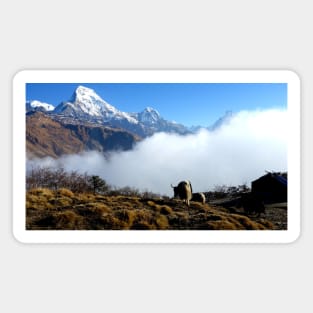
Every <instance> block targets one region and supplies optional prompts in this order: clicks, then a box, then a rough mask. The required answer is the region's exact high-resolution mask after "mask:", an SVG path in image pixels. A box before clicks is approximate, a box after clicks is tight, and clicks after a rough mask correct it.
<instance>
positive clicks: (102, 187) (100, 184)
mask: <svg viewBox="0 0 313 313" xmlns="http://www.w3.org/2000/svg"><path fill="white" fill-rule="evenodd" d="M89 183H90V184H91V187H92V190H93V193H94V194H96V193H97V192H99V193H103V192H105V191H107V190H108V185H107V183H106V182H105V180H103V179H102V178H101V177H99V176H97V175H93V176H91V177H90V178H89Z"/></svg>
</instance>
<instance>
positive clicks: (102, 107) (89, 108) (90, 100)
mask: <svg viewBox="0 0 313 313" xmlns="http://www.w3.org/2000/svg"><path fill="white" fill-rule="evenodd" d="M69 102H72V103H73V104H74V105H75V106H76V107H77V108H79V109H81V110H82V111H83V112H84V113H86V114H88V115H91V116H96V117H101V116H102V115H103V114H105V115H110V114H112V115H114V114H116V113H117V112H118V110H117V109H116V108H114V107H113V106H112V105H110V104H109V103H107V102H106V101H104V100H103V99H102V98H101V97H100V96H99V95H98V94H97V93H96V92H95V91H94V90H93V89H91V88H87V87H84V86H79V87H77V88H76V90H75V92H74V93H73V95H72V97H71V99H70V101H69Z"/></svg>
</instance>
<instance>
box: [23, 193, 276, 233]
mask: <svg viewBox="0 0 313 313" xmlns="http://www.w3.org/2000/svg"><path fill="white" fill-rule="evenodd" d="M26 229H27V230H157V229H159V230H182V229H185V230H186V229H187V230H205V229H207V230H264V229H274V225H273V224H272V223H271V222H270V221H268V220H266V219H263V218H260V219H258V220H257V221H255V220H252V219H250V218H249V217H247V216H245V215H243V214H234V213H229V212H228V211H227V210H225V209H223V208H222V207H213V206H209V205H208V204H201V203H196V202H191V205H190V207H189V208H187V206H186V205H185V204H184V203H183V202H182V201H180V200H174V199H157V198H151V199H148V198H141V197H135V196H104V195H94V194H90V193H88V194H82V193H76V194H75V193H73V192H72V191H70V190H68V189H60V190H58V191H53V190H50V189H33V190H30V191H28V192H27V195H26Z"/></svg>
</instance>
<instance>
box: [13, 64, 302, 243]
mask: <svg viewBox="0 0 313 313" xmlns="http://www.w3.org/2000/svg"><path fill="white" fill-rule="evenodd" d="M81 82H84V83H139V82H141V83H143V82H145V83H287V84H288V125H289V127H288V229H287V230H277V231H276V230H275V231H274V230H269V231H268V230H265V231H264V230H262V231H261V230H257V231H251V230H248V231H243V230H238V231H237V230H230V231H222V230H216V231H213V230H210V231H207V230H204V231H202V230H201V231H194V230H193V231H190V230H186V231H185V230H178V231H172V230H164V231H163V230H157V231H153V230H149V231H147V230H144V231H138V230H134V231H133V230H129V231H125V230H123V231H119V230H103V231H101V230H97V231H90V230H88V231H85V230H69V231H63V230H52V231H50V230H43V231H37V230H26V229H25V225H26V223H25V222H26V216H25V161H26V158H25V154H26V151H25V146H26V145H25V110H23V108H25V100H26V84H27V83H81ZM13 234H14V237H15V238H16V239H17V240H18V241H20V242H22V243H291V242H293V241H295V240H297V239H298V237H299V236H300V79H299V77H298V75H297V74H296V73H294V72H292V71H289V70H230V71H228V70H25V71H21V72H18V73H17V74H16V75H15V77H14V79H13Z"/></svg>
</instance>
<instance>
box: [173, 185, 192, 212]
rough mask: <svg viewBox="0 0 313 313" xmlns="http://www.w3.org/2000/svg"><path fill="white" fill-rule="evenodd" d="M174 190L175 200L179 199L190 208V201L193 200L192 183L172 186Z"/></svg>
mask: <svg viewBox="0 0 313 313" xmlns="http://www.w3.org/2000/svg"><path fill="white" fill-rule="evenodd" d="M171 187H172V188H173V190H174V198H177V197H179V198H180V199H181V200H183V201H184V202H185V203H186V204H187V205H188V206H189V205H190V200H191V198H192V186H191V183H190V181H188V180H184V181H181V182H180V183H179V184H178V185H177V186H173V185H171Z"/></svg>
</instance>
